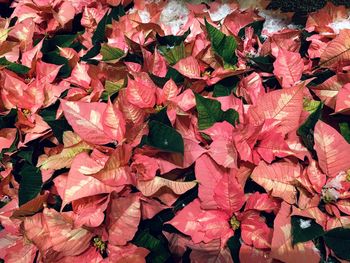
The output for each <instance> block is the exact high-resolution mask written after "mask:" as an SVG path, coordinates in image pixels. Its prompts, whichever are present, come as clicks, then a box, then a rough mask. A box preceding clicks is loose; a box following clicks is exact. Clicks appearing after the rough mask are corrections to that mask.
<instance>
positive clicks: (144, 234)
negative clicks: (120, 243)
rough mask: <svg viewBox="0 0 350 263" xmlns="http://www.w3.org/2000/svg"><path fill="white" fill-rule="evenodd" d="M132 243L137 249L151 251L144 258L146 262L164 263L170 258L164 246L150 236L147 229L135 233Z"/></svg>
mask: <svg viewBox="0 0 350 263" xmlns="http://www.w3.org/2000/svg"><path fill="white" fill-rule="evenodd" d="M132 243H134V244H135V245H137V246H138V247H144V248H147V249H148V250H150V251H151V253H150V254H149V255H148V256H147V258H146V259H147V262H152V263H165V262H166V261H167V259H169V257H170V253H169V251H168V248H167V246H166V244H165V243H164V242H162V241H161V240H159V239H158V238H156V237H154V236H153V235H151V233H150V231H149V229H148V228H146V229H144V230H142V231H139V232H137V233H136V235H135V237H134V239H133V241H132Z"/></svg>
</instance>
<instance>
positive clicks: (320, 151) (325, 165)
mask: <svg viewBox="0 0 350 263" xmlns="http://www.w3.org/2000/svg"><path fill="white" fill-rule="evenodd" d="M314 136H315V150H316V152H317V156H318V160H319V165H320V167H321V169H322V171H323V172H324V173H325V174H326V175H328V176H330V177H335V176H336V175H338V174H339V172H342V171H347V170H348V169H349V168H350V155H349V154H348V153H349V152H350V144H349V143H348V142H347V141H346V140H345V139H344V137H343V136H342V135H341V134H339V133H338V132H337V131H336V130H335V129H334V128H332V127H331V126H329V125H328V124H326V123H324V122H322V121H318V122H317V123H316V126H315V132H314Z"/></svg>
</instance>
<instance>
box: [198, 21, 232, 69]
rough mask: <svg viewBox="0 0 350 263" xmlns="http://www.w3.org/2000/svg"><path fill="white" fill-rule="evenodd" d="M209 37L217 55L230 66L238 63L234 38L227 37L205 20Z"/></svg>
mask: <svg viewBox="0 0 350 263" xmlns="http://www.w3.org/2000/svg"><path fill="white" fill-rule="evenodd" d="M205 26H206V28H207V32H208V36H209V38H210V42H211V46H212V48H213V49H214V51H215V53H216V54H217V55H219V56H220V57H221V58H222V59H223V61H224V62H225V63H227V64H229V65H232V66H233V65H235V64H236V63H237V56H236V54H235V51H236V48H237V43H236V40H235V38H234V37H233V36H226V35H225V34H224V33H222V32H221V31H220V30H218V29H216V28H215V27H214V26H212V25H211V24H209V23H208V22H207V20H205Z"/></svg>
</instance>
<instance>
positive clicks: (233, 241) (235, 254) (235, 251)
mask: <svg viewBox="0 0 350 263" xmlns="http://www.w3.org/2000/svg"><path fill="white" fill-rule="evenodd" d="M240 239H241V229H240V228H239V229H237V230H235V234H234V235H233V236H232V237H230V239H229V240H228V241H227V247H228V248H229V249H230V252H231V256H232V259H233V262H239V250H240V248H241V241H240Z"/></svg>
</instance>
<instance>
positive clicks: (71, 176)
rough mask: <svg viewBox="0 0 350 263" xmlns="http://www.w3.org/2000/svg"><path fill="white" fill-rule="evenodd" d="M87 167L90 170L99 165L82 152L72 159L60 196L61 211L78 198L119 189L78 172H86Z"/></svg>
mask: <svg viewBox="0 0 350 263" xmlns="http://www.w3.org/2000/svg"><path fill="white" fill-rule="evenodd" d="M87 167H88V168H89V170H90V169H91V167H92V168H94V167H99V164H98V163H97V162H96V161H95V160H93V159H92V158H91V157H90V156H89V155H88V154H87V153H86V152H82V153H80V154H78V155H77V156H76V157H75V158H74V160H73V163H72V165H71V169H70V170H69V173H68V176H67V178H65V179H64V182H63V183H64V184H65V188H64V192H63V196H61V198H62V200H63V201H62V209H63V208H64V206H65V205H66V204H68V203H70V202H72V201H74V200H78V199H79V198H83V197H88V196H93V195H98V194H103V193H111V192H112V191H114V190H117V191H118V190H119V189H120V188H115V187H112V186H108V185H105V184H104V183H102V182H101V181H99V180H98V179H96V178H94V177H92V176H86V175H84V174H83V173H81V172H80V171H81V170H83V171H85V170H87ZM99 169H101V168H99ZM120 190H121V189H120Z"/></svg>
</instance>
